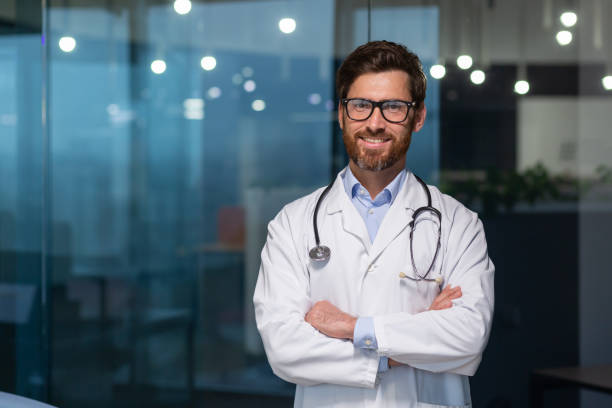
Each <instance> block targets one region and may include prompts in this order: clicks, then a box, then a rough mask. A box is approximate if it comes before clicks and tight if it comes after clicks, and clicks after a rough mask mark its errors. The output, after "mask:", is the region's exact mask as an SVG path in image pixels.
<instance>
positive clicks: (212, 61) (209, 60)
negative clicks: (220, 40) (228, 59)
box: [200, 55, 217, 71]
mask: <svg viewBox="0 0 612 408" xmlns="http://www.w3.org/2000/svg"><path fill="white" fill-rule="evenodd" d="M200 65H201V66H202V69H203V70H205V71H212V70H213V69H215V67H216V66H217V59H216V58H215V57H211V56H210V55H207V56H205V57H203V58H202V59H201V60H200Z"/></svg>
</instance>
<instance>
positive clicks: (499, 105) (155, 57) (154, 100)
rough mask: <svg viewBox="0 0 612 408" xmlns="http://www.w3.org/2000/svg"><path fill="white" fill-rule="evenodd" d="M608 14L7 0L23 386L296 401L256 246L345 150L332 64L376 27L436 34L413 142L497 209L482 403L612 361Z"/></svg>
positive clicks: (563, 399) (200, 399) (8, 279)
mask: <svg viewBox="0 0 612 408" xmlns="http://www.w3.org/2000/svg"><path fill="white" fill-rule="evenodd" d="M611 20H612V2H610V1H608V0H537V1H528V0H521V1H512V0H438V1H435V0H420V1H416V0H413V1H409V0H375V1H367V0H359V1H358V0H261V1H246V0H243V1H238V0H235V1H234V0H192V1H188V0H176V1H174V0H131V1H129V0H2V1H0V362H1V364H0V390H2V391H6V392H11V393H14V394H19V395H23V396H27V397H29V398H33V399H37V400H41V401H46V402H48V403H51V404H53V405H56V406H59V407H65V408H68V407H134V406H138V407H140V406H142V407H173V408H181V407H195V406H198V407H221V406H227V407H242V406H245V407H246V406H266V407H276V406H278V407H289V406H292V395H293V391H294V387H293V386H292V385H291V384H287V383H284V382H283V381H281V380H280V379H278V378H276V377H275V376H274V375H273V374H272V372H271V370H270V368H269V366H268V364H267V362H266V358H265V355H264V353H263V350H262V347H261V344H260V340H259V337H258V334H257V331H256V329H255V326H254V321H253V310H252V304H251V297H252V291H253V287H254V283H255V279H256V276H257V269H258V265H259V253H260V250H261V247H262V245H263V243H264V241H265V236H266V225H267V222H268V221H269V220H270V219H271V218H272V217H273V216H274V214H275V213H276V212H277V211H278V210H279V209H280V208H281V207H282V206H283V205H284V204H285V203H286V202H288V201H290V200H293V199H295V198H297V197H299V196H301V195H304V194H306V193H308V192H310V191H312V190H314V189H315V188H316V187H319V186H322V185H324V184H327V183H328V180H329V179H330V178H331V177H332V176H333V175H334V174H335V173H336V172H337V171H338V170H340V169H341V168H342V167H343V166H344V165H345V164H346V162H347V158H346V156H345V154H344V148H343V145H342V141H341V135H340V132H339V129H338V124H337V122H336V120H335V118H336V104H337V98H336V95H335V93H334V75H335V70H336V69H337V67H338V65H339V64H340V62H341V61H342V59H343V57H344V56H346V55H347V54H348V53H349V52H350V51H351V50H352V49H353V48H354V47H355V46H357V45H359V44H362V43H364V42H366V41H367V40H368V38H371V39H388V40H393V41H398V42H401V43H404V44H406V45H407V46H408V47H409V48H411V49H413V50H414V51H416V52H417V53H418V54H419V55H420V56H421V58H422V60H423V63H424V66H425V69H426V71H427V73H428V81H429V83H428V95H427V100H426V104H427V107H428V119H427V125H426V127H425V128H424V129H423V131H421V132H420V133H418V134H416V135H415V137H414V138H413V145H412V147H411V151H410V152H409V154H408V156H409V157H408V163H409V166H410V167H411V168H412V169H413V170H414V171H415V172H416V173H418V174H420V175H421V176H423V177H424V178H426V179H427V180H428V182H430V183H432V184H436V185H438V186H440V188H441V189H442V190H443V191H445V192H448V193H450V194H452V195H454V196H455V197H457V198H458V199H459V200H461V201H462V202H463V203H464V204H466V205H467V206H468V207H470V208H471V209H473V210H476V211H478V212H479V213H480V214H481V217H482V219H483V221H484V225H485V229H486V232H487V237H488V242H489V249H490V256H491V258H492V259H493V261H494V262H495V264H496V267H497V272H496V314H495V320H494V329H493V333H492V336H491V339H490V342H489V346H488V348H487V350H486V352H485V356H484V360H483V363H482V365H481V368H480V370H479V372H478V373H477V375H476V376H475V377H473V378H472V380H471V384H472V398H473V401H474V405H475V406H476V407H491V408H494V407H526V406H527V405H528V401H529V390H530V387H531V389H533V386H534V385H533V378H532V376H531V375H532V374H533V373H534V370H538V369H553V368H557V367H591V366H600V365H603V364H610V363H612V349H611V348H610V345H611V344H612V317H611V316H610V312H611V311H612V301H611V299H612V296H610V295H609V291H610V288H611V287H612V268H611V266H610V265H612V244H611V241H610V239H609V237H608V235H609V231H611V230H612V134H611V129H612V114H611V113H612V28H611V25H610V21H611ZM604 380H605V379H604ZM608 380H610V379H609V378H608ZM602 390H603V391H605V387H604V388H603V389H602ZM602 390H600V391H602ZM543 395H544V396H543V402H542V405H543V406H556V407H579V406H580V407H603V406H612V396H610V395H606V394H605V393H604V392H596V391H585V390H581V391H580V390H578V389H576V388H551V389H549V390H547V391H546V392H545V393H544V394H543Z"/></svg>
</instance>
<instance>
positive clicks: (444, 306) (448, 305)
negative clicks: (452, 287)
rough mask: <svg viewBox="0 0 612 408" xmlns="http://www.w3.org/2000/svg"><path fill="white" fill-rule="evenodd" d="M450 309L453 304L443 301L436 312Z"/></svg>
mask: <svg viewBox="0 0 612 408" xmlns="http://www.w3.org/2000/svg"><path fill="white" fill-rule="evenodd" d="M451 307H453V302H451V301H450V300H445V301H444V302H442V303H440V306H439V308H438V310H442V309H450V308H451Z"/></svg>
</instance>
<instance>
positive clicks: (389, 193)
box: [342, 166, 406, 205]
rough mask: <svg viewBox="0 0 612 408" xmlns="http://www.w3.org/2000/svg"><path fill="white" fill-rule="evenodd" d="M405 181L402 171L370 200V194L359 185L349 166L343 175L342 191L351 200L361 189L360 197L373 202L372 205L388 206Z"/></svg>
mask: <svg viewBox="0 0 612 408" xmlns="http://www.w3.org/2000/svg"><path fill="white" fill-rule="evenodd" d="M405 179H406V170H405V169H403V170H402V171H400V172H399V174H398V175H397V176H395V178H394V179H393V180H392V181H391V182H390V183H389V184H388V185H387V186H386V187H385V188H384V189H383V191H381V192H380V193H378V195H377V196H376V197H375V198H374V200H372V199H371V198H370V193H368V192H367V190H365V188H364V187H363V186H362V185H361V183H360V182H359V181H358V180H357V178H355V175H354V174H353V172H352V171H351V168H350V167H349V166H346V171H345V172H344V175H343V180H342V181H343V183H344V191H346V194H347V195H348V196H349V198H351V199H352V198H353V197H355V196H356V195H358V194H359V191H360V190H361V189H363V190H365V194H364V195H363V196H362V197H363V198H365V199H367V200H369V201H371V202H373V203H374V204H377V205H381V204H386V203H389V205H391V204H393V201H394V200H395V197H397V193H398V192H399V190H400V188H401V187H402V184H404V180H405Z"/></svg>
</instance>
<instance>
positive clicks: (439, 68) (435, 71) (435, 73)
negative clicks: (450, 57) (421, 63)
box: [429, 64, 446, 79]
mask: <svg viewBox="0 0 612 408" xmlns="http://www.w3.org/2000/svg"><path fill="white" fill-rule="evenodd" d="M429 74H430V75H431V76H432V77H433V78H435V79H442V78H444V75H446V68H444V65H442V64H435V65H432V66H431V68H429Z"/></svg>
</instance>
